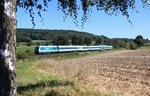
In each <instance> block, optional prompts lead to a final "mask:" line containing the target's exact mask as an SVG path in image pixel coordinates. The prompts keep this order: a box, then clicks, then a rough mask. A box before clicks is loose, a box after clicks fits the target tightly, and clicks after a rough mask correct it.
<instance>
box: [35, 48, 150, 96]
mask: <svg viewBox="0 0 150 96" xmlns="http://www.w3.org/2000/svg"><path fill="white" fill-rule="evenodd" d="M37 63H38V64H37V65H38V66H37V67H38V68H39V69H41V70H43V71H46V72H49V73H54V74H59V75H61V76H65V77H67V78H69V79H71V80H75V81H80V82H83V83H84V84H86V85H88V86H94V88H95V89H97V90H100V91H104V92H112V93H113V94H114V95H116V96H150V49H140V50H122V51H114V52H106V53H99V54H97V55H94V56H88V57H84V58H76V59H68V60H54V59H49V60H47V59H45V60H40V61H38V62H37Z"/></svg>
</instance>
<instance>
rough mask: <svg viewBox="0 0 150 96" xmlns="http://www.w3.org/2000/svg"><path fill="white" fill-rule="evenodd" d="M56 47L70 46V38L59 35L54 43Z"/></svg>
mask: <svg viewBox="0 0 150 96" xmlns="http://www.w3.org/2000/svg"><path fill="white" fill-rule="evenodd" d="M54 44H55V45H69V44H70V42H69V38H68V37H67V36H64V35H58V36H57V39H56V41H54Z"/></svg>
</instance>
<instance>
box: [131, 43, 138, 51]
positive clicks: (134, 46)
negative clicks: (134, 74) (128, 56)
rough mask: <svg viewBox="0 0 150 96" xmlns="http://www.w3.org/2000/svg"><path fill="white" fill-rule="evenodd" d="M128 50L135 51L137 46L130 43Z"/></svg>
mask: <svg viewBox="0 0 150 96" xmlns="http://www.w3.org/2000/svg"><path fill="white" fill-rule="evenodd" d="M130 49H131V50H135V49H137V45H136V43H134V42H131V43H130Z"/></svg>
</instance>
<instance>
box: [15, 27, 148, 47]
mask: <svg viewBox="0 0 150 96" xmlns="http://www.w3.org/2000/svg"><path fill="white" fill-rule="evenodd" d="M39 40H42V41H39ZM33 41H35V42H33ZM17 42H18V44H20V43H19V42H26V43H25V44H26V45H28V46H30V45H112V46H113V47H114V48H133V49H135V48H137V47H140V46H142V45H144V44H148V42H150V41H149V40H148V39H144V38H143V37H142V36H141V35H138V36H137V37H136V38H135V39H130V38H108V37H106V36H104V35H101V36H98V35H94V34H91V33H87V32H79V31H74V30H42V29H17Z"/></svg>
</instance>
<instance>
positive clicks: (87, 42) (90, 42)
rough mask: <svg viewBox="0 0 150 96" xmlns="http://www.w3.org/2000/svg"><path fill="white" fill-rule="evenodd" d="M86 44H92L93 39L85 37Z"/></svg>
mask: <svg viewBox="0 0 150 96" xmlns="http://www.w3.org/2000/svg"><path fill="white" fill-rule="evenodd" d="M84 44H86V45H90V44H92V38H89V37H85V38H84Z"/></svg>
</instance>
